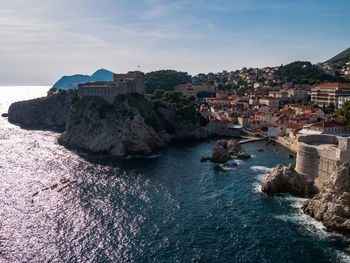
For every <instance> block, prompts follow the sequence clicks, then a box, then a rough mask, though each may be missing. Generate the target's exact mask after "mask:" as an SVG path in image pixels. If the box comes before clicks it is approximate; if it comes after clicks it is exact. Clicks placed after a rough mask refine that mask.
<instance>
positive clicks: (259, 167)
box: [250, 165, 274, 173]
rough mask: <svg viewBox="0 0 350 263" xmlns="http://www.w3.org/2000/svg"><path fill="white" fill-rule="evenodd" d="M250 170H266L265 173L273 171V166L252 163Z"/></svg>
mask: <svg viewBox="0 0 350 263" xmlns="http://www.w3.org/2000/svg"><path fill="white" fill-rule="evenodd" d="M250 169H251V170H253V171H254V172H260V171H262V172H266V173H271V172H272V171H273V169H274V168H269V167H266V166H259V165H253V166H251V167H250Z"/></svg>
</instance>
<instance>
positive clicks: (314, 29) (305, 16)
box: [0, 0, 350, 85]
mask: <svg viewBox="0 0 350 263" xmlns="http://www.w3.org/2000/svg"><path fill="white" fill-rule="evenodd" d="M0 4H1V5H0V6H1V8H0V50H1V51H0V68H1V71H0V84H1V85H52V84H53V83H54V82H55V81H56V80H57V79H58V78H60V77H61V76H62V75H70V74H75V73H83V74H92V73H93V72H94V71H95V70H97V69H99V68H102V67H103V68H106V69H109V70H112V71H114V72H126V71H129V70H135V69H137V66H138V65H140V67H141V70H143V71H145V72H148V71H152V70H158V69H176V70H182V71H187V72H189V73H191V74H196V73H199V72H218V71H222V70H224V69H227V70H235V69H240V68H242V67H243V66H247V67H263V66H273V65H280V64H287V63H290V62H292V61H295V60H308V61H311V62H313V63H316V62H320V61H324V60H327V59H328V58H330V57H332V56H333V55H336V54H337V53H338V52H340V51H343V50H344V49H346V48H348V47H350V13H349V10H350V1H349V0H306V1H300V0H293V1H290V0H284V1H281V0H280V1H275V0H245V1H243V0H240V1H238V0H231V1H229V0H217V1H209V0H178V1H175V0H167V1H162V0H138V1H137V0H127V1H121V0H98V1H97V0H95V1H92V0H57V1H56V0H31V1H28V0H0Z"/></svg>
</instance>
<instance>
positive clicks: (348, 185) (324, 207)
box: [261, 163, 350, 234]
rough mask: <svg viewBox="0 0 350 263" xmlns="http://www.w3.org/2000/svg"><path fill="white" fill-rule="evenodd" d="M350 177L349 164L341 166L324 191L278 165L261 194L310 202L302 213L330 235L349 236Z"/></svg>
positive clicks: (290, 169)
mask: <svg viewBox="0 0 350 263" xmlns="http://www.w3.org/2000/svg"><path fill="white" fill-rule="evenodd" d="M349 189H350V176H349V164H346V163H338V165H337V167H336V169H335V170H334V171H333V173H332V176H331V177H330V178H329V180H328V181H327V182H326V183H325V185H324V186H323V188H322V189H320V190H317V188H316V187H315V185H314V182H313V181H311V180H310V179H308V178H307V177H306V176H304V175H302V174H300V173H298V172H296V171H295V169H294V167H293V166H292V165H289V166H288V167H285V166H282V165H280V164H279V165H277V166H276V168H275V169H274V170H273V171H272V173H271V174H270V175H269V176H268V177H267V179H266V180H265V181H264V182H263V183H262V185H261V190H262V192H264V193H267V194H270V195H273V194H279V193H290V194H292V195H296V196H299V197H305V198H310V199H309V200H306V201H304V203H303V204H302V210H303V211H304V212H305V213H306V214H308V215H310V216H311V217H313V218H315V219H316V220H318V221H321V222H322V223H323V224H324V226H325V227H326V228H327V229H328V230H329V231H334V232H339V233H347V234H348V233H350V192H349Z"/></svg>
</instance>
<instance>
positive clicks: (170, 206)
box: [0, 86, 350, 262]
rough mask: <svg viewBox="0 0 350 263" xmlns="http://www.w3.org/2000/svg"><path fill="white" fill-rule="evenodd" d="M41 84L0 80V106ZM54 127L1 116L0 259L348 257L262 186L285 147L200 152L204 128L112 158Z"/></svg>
mask: <svg viewBox="0 0 350 263" xmlns="http://www.w3.org/2000/svg"><path fill="white" fill-rule="evenodd" d="M48 89H49V87H46V86H45V87H42V86H40V87H29V86H26V87H0V113H5V112H7V110H8V107H9V105H10V104H11V103H12V102H15V101H19V100H24V99H31V98H36V97H40V96H44V95H45V94H46V92H47V90H48ZM59 136H60V134H59V133H57V132H54V131H42V130H26V129H21V128H20V127H19V126H16V125H13V124H10V123H8V121H7V118H3V117H0V262H349V261H350V257H349V255H350V254H349V253H348V252H347V249H348V247H349V245H350V239H349V237H347V236H343V235H340V234H332V233H329V232H327V231H326V230H325V228H324V227H323V225H322V224H321V223H319V222H317V221H315V220H313V219H312V218H311V217H309V216H307V215H305V214H304V213H303V212H302V210H301V209H300V207H301V204H302V202H303V201H304V199H302V198H297V197H293V196H291V195H279V196H273V197H271V196H267V195H265V194H263V193H262V192H261V190H260V184H261V182H262V181H263V180H264V179H265V178H266V177H267V175H268V173H269V172H271V171H272V169H273V167H275V166H276V165H277V164H278V163H281V164H283V165H288V164H289V163H293V164H294V163H295V159H292V158H290V155H293V154H292V153H291V152H289V151H288V150H287V149H285V148H283V147H281V146H279V145H273V144H268V145H266V142H254V143H247V144H245V145H244V148H245V149H246V151H247V152H248V153H249V154H251V156H252V158H251V159H249V160H239V161H237V162H236V163H235V164H236V165H234V163H228V164H225V165H216V164H213V163H211V162H204V163H201V162H200V159H201V157H203V156H204V157H206V156H210V154H211V149H212V148H213V146H214V145H215V140H208V141H203V142H186V143H185V142H184V143H177V144H175V145H172V146H170V147H168V148H167V149H166V150H163V151H160V152H158V153H155V154H154V155H151V156H148V157H142V156H127V157H125V158H123V159H113V158H110V157H108V156H105V155H91V154H87V153H84V152H74V151H69V150H67V149H65V148H64V147H62V146H60V145H59V144H57V138H58V137H59Z"/></svg>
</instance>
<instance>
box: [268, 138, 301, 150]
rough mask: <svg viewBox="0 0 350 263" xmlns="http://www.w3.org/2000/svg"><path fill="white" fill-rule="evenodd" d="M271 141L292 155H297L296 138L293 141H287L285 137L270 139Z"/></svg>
mask: <svg viewBox="0 0 350 263" xmlns="http://www.w3.org/2000/svg"><path fill="white" fill-rule="evenodd" d="M270 140H271V141H274V142H277V143H278V144H280V145H282V146H283V147H285V148H287V149H288V150H290V151H292V152H293V153H295V154H296V153H297V149H298V142H297V138H295V139H294V140H293V141H292V140H291V139H290V140H289V139H287V138H285V137H280V136H278V137H277V138H276V139H272V138H270Z"/></svg>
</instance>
